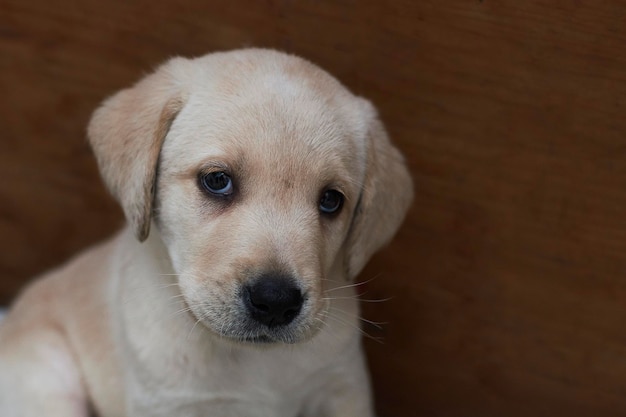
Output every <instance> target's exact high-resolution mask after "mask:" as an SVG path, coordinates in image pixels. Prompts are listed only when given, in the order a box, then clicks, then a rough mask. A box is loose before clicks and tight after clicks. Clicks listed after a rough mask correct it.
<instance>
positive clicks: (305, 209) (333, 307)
mask: <svg viewBox="0 0 626 417" xmlns="http://www.w3.org/2000/svg"><path fill="white" fill-rule="evenodd" d="M88 136H89V140H90V143H91V145H92V147H93V150H94V153H95V155H96V157H97V160H98V165H99V167H100V170H101V173H102V176H103V178H104V181H105V183H106V184H107V186H108V188H109V189H110V191H111V193H112V194H113V195H114V196H115V198H116V199H117V200H118V201H119V203H120V204H121V206H122V208H123V210H124V213H125V216H126V218H127V221H128V226H127V227H126V229H124V230H123V231H121V232H120V233H119V234H118V235H117V236H115V237H114V238H112V239H111V240H109V241H108V242H105V243H103V244H102V245H100V246H97V247H95V248H93V249H91V250H89V251H87V252H85V253H83V254H82V255H80V256H79V257H78V258H76V259H74V260H73V261H71V262H70V263H68V264H67V265H65V266H63V267H62V268H60V269H58V270H56V271H53V272H51V273H49V274H47V275H46V276H44V277H43V278H41V279H39V280H37V281H36V282H35V283H34V284H32V285H31V286H30V287H29V288H28V289H27V290H26V292H25V293H24V294H23V295H22V296H21V297H20V298H19V299H18V301H17V302H16V304H15V305H14V306H13V308H12V310H11V311H10V312H9V314H8V316H7V317H6V319H5V321H4V322H3V323H2V327H1V330H0V416H2V417H18V416H19V417H42V416H46V417H56V416H59V417H61V416H63V417H79V416H81V417H83V416H87V415H89V414H90V413H92V412H94V413H95V414H97V415H99V416H101V417H114V416H115V417H125V416H129V417H130V416H141V417H157V416H163V417H166V416H167V417H173V416H177V417H192V416H193V417H208V416H215V417H228V416H232V417H253V416H255V417H256V416H268V417H270V416H271V417H296V416H315V417H321V416H337V417H367V416H372V415H373V409H372V401H371V395H370V388H369V382H368V374H367V371H366V368H365V363H364V358H363V352H362V348H361V342H360V330H359V318H358V317H359V308H358V299H357V297H356V295H355V290H354V284H353V282H354V280H355V277H356V276H357V275H358V274H359V272H360V271H361V269H362V268H363V267H364V265H365V263H366V262H367V260H368V259H369V258H370V256H371V255H372V254H373V253H374V252H376V251H377V250H378V249H379V248H380V247H381V246H383V245H384V244H385V243H386V242H388V241H389V240H390V239H391V237H392V236H393V235H394V233H395V232H396V230H397V229H398V227H399V225H400V223H401V222H402V220H403V218H404V216H405V213H406V210H407V208H408V206H409V204H410V201H411V198H412V184H411V179H410V176H409V173H408V171H407V169H406V167H405V164H404V162H403V158H402V156H401V154H400V153H399V152H398V150H397V149H396V148H394V147H393V146H392V144H391V143H390V142H389V139H388V138H387V135H386V133H385V131H384V128H383V126H382V125H381V123H380V122H379V120H378V118H377V115H376V111H375V110H374V108H373V106H372V105H371V104H370V103H369V102H368V101H366V100H364V99H362V98H359V97H356V96H354V95H353V94H351V93H350V92H349V91H348V90H347V89H346V88H344V87H343V86H342V85H341V84H340V83H339V82H338V81H337V80H335V79H334V78H332V77H331V76H330V75H328V74H327V73H325V72H324V71H322V70H321V69H319V68H318V67H316V66H314V65H312V64H311V63H309V62H307V61H305V60H303V59H300V58H297V57H294V56H291V55H287V54H283V53H279V52H276V51H271V50H261V49H249V50H240V51H234V52H226V53H215V54H210V55H207V56H204V57H201V58H196V59H183V58H175V59H172V60H170V61H169V62H167V63H165V64H164V65H162V66H161V67H160V68H158V69H157V70H156V71H155V72H154V73H153V74H151V75H148V76H147V77H146V78H144V79H143V80H141V81H140V82H139V83H137V84H136V85H135V86H133V87H131V88H129V89H127V90H123V91H121V92H119V93H117V94H116V95H114V96H113V97H111V98H109V99H108V100H106V101H105V102H104V104H102V106H101V107H100V108H99V109H98V110H97V111H96V112H95V114H94V115H93V118H92V120H91V122H90V124H89V128H88Z"/></svg>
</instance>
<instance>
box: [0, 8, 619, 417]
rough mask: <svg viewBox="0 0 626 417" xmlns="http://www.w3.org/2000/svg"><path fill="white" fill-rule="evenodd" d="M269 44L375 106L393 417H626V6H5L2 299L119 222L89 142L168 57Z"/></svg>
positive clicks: (380, 269) (370, 272) (372, 293)
mask: <svg viewBox="0 0 626 417" xmlns="http://www.w3.org/2000/svg"><path fill="white" fill-rule="evenodd" d="M242 46H272V47H277V48H281V49H284V50H287V51H291V52H295V53H298V54H301V55H303V56H305V57H308V58H309V59H311V60H313V61H315V62H317V63H318V64H320V65H322V66H323V67H325V68H327V69H328V70H330V71H331V72H332V73H334V74H335V75H337V76H338V77H339V78H340V79H341V80H342V81H344V82H345V83H346V84H347V85H348V86H349V87H351V88H352V89H353V90H354V91H356V92H357V93H360V94H362V95H365V96H367V97H369V98H371V99H372V100H373V101H374V102H375V103H376V104H377V105H378V107H379V109H380V111H381V113H382V116H383V118H384V120H385V121H386V123H387V125H388V127H389V130H390V132H391V134H392V135H393V137H394V139H395V141H396V143H398V144H399V146H400V147H401V148H402V149H403V150H404V152H405V153H406V155H407V156H408V160H409V163H410V166H411V170H412V173H413V176H414V179H415V184H416V204H415V205H414V208H413V209H412V211H411V213H410V217H409V219H408V220H407V222H406V223H405V225H404V228H403V230H402V231H401V233H400V235H399V237H398V238H397V239H396V240H395V242H394V244H393V245H392V246H391V247H390V248H389V249H388V250H386V251H385V252H384V253H382V254H380V255H379V256H377V257H376V259H375V261H374V262H373V263H372V264H371V265H370V267H369V268H368V269H367V271H366V272H365V273H364V274H363V276H362V278H363V279H368V278H371V277H374V276H377V277H378V278H377V279H375V280H374V281H373V282H371V283H369V284H368V285H367V288H368V294H367V295H366V297H369V298H384V297H388V296H393V297H394V298H393V300H391V301H389V302H386V303H375V304H367V305H365V315H366V317H367V318H369V319H372V320H377V321H387V322H389V324H388V325H386V326H385V328H384V331H383V332H379V331H376V330H375V329H368V331H369V332H370V333H372V334H373V335H375V336H382V337H384V339H385V343H384V344H378V343H375V342H372V341H368V342H367V348H368V352H369V354H370V360H371V365H372V372H373V376H374V382H375V388H376V393H377V399H378V408H379V411H380V413H381V415H383V416H407V417H409V416H411V417H412V416H452V417H456V416H458V417H465V416H481V417H499V416H559V415H567V416H620V415H621V416H623V415H626V215H625V214H626V213H625V212H626V210H625V207H626V138H625V135H626V117H625V110H626V3H625V2H624V1H620V0H587V1H569V0H553V1H546V0H527V1H518V0H507V1H496V0H463V1H462V0H452V1H434V0H430V1H426V0H415V1H411V0H404V1H402V0H397V1H377V0H360V1H357V0H338V1H330V0H266V1H260V0H241V1H218V0H214V1H205V0H178V1H147V0H127V1H102V0H55V1H50V0H0V299H1V300H2V301H4V302H8V301H9V300H10V299H11V298H12V297H13V295H14V294H15V293H16V291H17V290H18V288H20V287H21V286H22V285H23V284H24V283H25V282H26V281H27V280H28V279H29V277H31V276H32V275H33V274H36V273H39V272H40V271H42V270H44V269H46V268H48V267H51V266H53V265H55V264H57V263H59V262H60V261H62V260H64V259H66V258H67V257H68V256H70V254H72V253H74V252H75V251H76V250H78V249H80V248H82V247H84V246H86V245H88V244H89V243H91V242H94V241H96V240H98V239H100V238H102V237H104V236H107V235H109V234H110V233H111V232H112V230H113V229H115V228H116V227H117V226H118V225H120V224H121V215H120V211H119V210H118V209H117V207H116V205H115V204H114V203H113V202H112V201H111V200H110V199H109V198H108V197H107V195H106V193H105V192H104V191H103V187H102V185H101V183H100V181H99V179H98V176H97V172H96V169H95V164H94V161H93V159H92V156H91V154H90V151H89V149H88V147H87V146H86V143H85V139H84V131H85V126H86V123H87V120H88V117H89V115H90V113H91V111H92V110H93V109H94V108H95V107H96V105H97V104H98V102H99V101H100V100H101V99H102V98H103V97H104V96H105V95H108V94H110V93H112V92H113V91H115V90H117V89H119V88H121V87H124V86H126V85H128V84H129V83H131V82H133V81H134V80H136V79H137V78H138V77H140V76H141V75H142V74H143V73H145V72H147V71H149V70H150V69H151V68H152V67H153V66H155V65H156V64H157V63H159V62H161V61H162V60H164V59H165V58H166V57H169V56H171V55H176V54H182V55H200V54H204V53H206V52H208V51H212V50H216V49H230V48H236V47H242Z"/></svg>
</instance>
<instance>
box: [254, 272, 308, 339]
mask: <svg viewBox="0 0 626 417" xmlns="http://www.w3.org/2000/svg"><path fill="white" fill-rule="evenodd" d="M303 301H304V299H303V298H302V292H301V291H300V289H299V288H298V287H297V286H296V285H295V284H294V282H293V281H292V280H291V279H289V278H286V277H283V276H280V275H263V276H261V277H259V278H257V279H256V280H255V281H254V282H253V283H252V284H249V285H246V286H245V288H244V302H245V304H246V308H247V309H248V312H249V313H250V316H251V317H252V318H253V319H254V320H256V321H258V322H259V323H262V324H264V325H266V326H268V327H275V326H285V325H287V324H289V323H291V321H292V320H293V319H294V318H295V317H296V316H297V315H298V313H300V309H301V308H302V303H303Z"/></svg>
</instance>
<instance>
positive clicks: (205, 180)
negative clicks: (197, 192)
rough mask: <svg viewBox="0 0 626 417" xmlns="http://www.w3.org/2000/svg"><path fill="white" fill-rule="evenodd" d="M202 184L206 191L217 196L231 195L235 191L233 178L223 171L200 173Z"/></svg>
mask: <svg viewBox="0 0 626 417" xmlns="http://www.w3.org/2000/svg"><path fill="white" fill-rule="evenodd" d="M199 181H200V185H201V186H202V188H204V189H205V190H206V191H208V192H209V193H211V194H214V195H217V196H225V197H226V196H229V195H231V194H232V193H233V188H234V187H233V180H232V179H231V178H230V177H229V176H228V174H226V173H225V172H223V171H216V172H208V173H203V174H200V176H199Z"/></svg>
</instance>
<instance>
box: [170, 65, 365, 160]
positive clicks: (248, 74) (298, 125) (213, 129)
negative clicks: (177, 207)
mask: <svg viewBox="0 0 626 417" xmlns="http://www.w3.org/2000/svg"><path fill="white" fill-rule="evenodd" d="M279 58H280V59H278V60H274V59H258V58H257V59H249V60H225V61H224V62H219V63H218V64H219V65H218V64H216V63H215V62H211V63H210V65H209V64H207V65H204V64H203V65H198V67H197V69H196V71H195V73H194V76H193V78H194V79H193V80H192V82H191V83H190V93H189V96H188V100H187V103H186V104H185V106H184V107H183V109H182V110H181V112H180V114H179V115H178V116H177V118H176V120H175V121H174V123H173V125H172V127H171V131H170V134H169V135H168V140H167V141H166V143H165V148H167V147H168V141H170V144H171V145H172V146H176V148H177V149H178V150H180V149H193V152H192V153H190V154H189V155H187V157H185V159H186V160H187V161H189V162H191V161H192V160H193V161H196V162H197V163H201V161H202V160H203V159H211V158H216V157H218V158H219V157H224V158H233V157H239V158H245V159H246V160H247V163H253V162H254V161H256V162H258V163H260V164H262V163H271V162H279V161H282V162H285V163H288V164H293V165H295V166H299V167H300V168H302V167H314V166H316V165H317V166H318V167H317V168H318V169H321V168H322V166H329V167H332V166H335V167H338V166H343V167H344V168H345V169H348V170H351V169H353V168H354V167H353V165H354V166H356V165H362V159H363V158H364V149H363V136H364V135H365V127H364V126H362V124H363V118H362V116H361V115H360V114H359V112H358V106H357V99H356V98H355V97H354V96H353V95H352V94H351V93H349V92H348V91H347V90H346V89H345V88H344V87H343V86H342V85H341V84H340V83H339V82H337V81H336V80H335V79H334V78H332V77H331V76H330V75H328V74H327V73H325V72H324V71H322V70H321V69H319V68H317V67H315V66H314V65H312V64H310V63H308V62H306V61H304V60H301V59H299V58H295V57H287V58H285V56H283V55H279ZM170 137H171V139H172V140H170ZM174 141H175V142H176V144H175V145H174V144H173V143H171V142H174Z"/></svg>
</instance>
